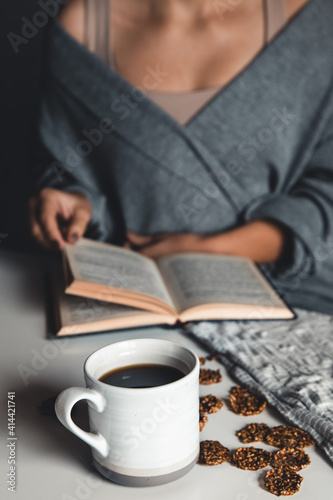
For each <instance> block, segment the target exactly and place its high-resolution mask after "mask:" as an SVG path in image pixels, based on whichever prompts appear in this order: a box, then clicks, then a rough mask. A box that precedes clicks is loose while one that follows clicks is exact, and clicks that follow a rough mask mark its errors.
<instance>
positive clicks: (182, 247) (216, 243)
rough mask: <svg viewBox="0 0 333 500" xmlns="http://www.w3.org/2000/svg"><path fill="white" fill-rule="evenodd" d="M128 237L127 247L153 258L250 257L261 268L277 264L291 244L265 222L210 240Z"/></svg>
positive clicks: (200, 237)
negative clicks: (193, 255)
mask: <svg viewBox="0 0 333 500" xmlns="http://www.w3.org/2000/svg"><path fill="white" fill-rule="evenodd" d="M127 237H128V244H127V246H128V247H132V248H134V249H136V250H138V251H140V253H142V254H144V255H146V256H148V257H152V258H158V257H163V256H165V255H168V254H171V253H178V252H204V253H214V254H221V255H235V256H240V257H248V258H250V259H252V260H254V261H255V262H258V263H260V264H267V263H270V262H275V261H277V260H278V259H279V258H280V257H281V256H282V254H283V250H284V249H285V248H286V246H287V242H288V237H287V232H285V231H284V230H283V229H282V228H280V227H279V226H278V225H276V224H274V223H272V222H269V221H264V220H258V221H253V222H249V223H248V224H245V225H244V226H241V227H239V228H236V229H233V230H231V231H227V232H225V233H220V234H215V235H208V236H207V235H198V234H192V233H189V234H187V233H185V234H184V233H171V234H160V235H156V236H140V235H137V234H135V233H133V232H128V233H127Z"/></svg>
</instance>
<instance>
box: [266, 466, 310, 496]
mask: <svg viewBox="0 0 333 500" xmlns="http://www.w3.org/2000/svg"><path fill="white" fill-rule="evenodd" d="M302 481H303V478H302V476H300V475H299V474H297V473H296V472H294V471H292V470H290V469H288V468H286V467H275V468H274V469H270V470H269V471H267V472H266V474H265V477H264V486H265V489H266V490H267V491H269V492H270V493H273V494H274V495H276V496H278V497H279V496H281V495H286V496H289V495H294V494H295V493H297V492H298V491H299V489H300V487H301V483H302Z"/></svg>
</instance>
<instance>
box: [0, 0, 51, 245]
mask: <svg viewBox="0 0 333 500" xmlns="http://www.w3.org/2000/svg"><path fill="white" fill-rule="evenodd" d="M0 11H1V14H0V28H1V49H0V50H1V53H0V55H1V89H2V90H1V92H0V102H1V115H0V120H1V135H0V141H1V145H0V154H1V163H0V247H9V248H15V249H19V250H26V249H29V248H31V247H32V242H31V239H30V237H29V232H28V226H27V216H28V213H27V198H28V195H29V191H30V189H31V172H32V167H33V164H34V161H35V149H36V125H37V112H38V101H39V96H40V88H41V85H40V84H41V67H42V65H41V61H42V47H43V40H44V35H45V31H46V28H47V25H45V27H40V28H38V31H37V32H36V33H35V34H34V35H33V36H32V34H33V33H32V32H29V31H28V34H29V35H30V37H31V38H30V39H27V38H25V37H23V38H24V39H25V40H26V42H24V43H23V42H22V43H20V41H21V39H20V38H17V37H20V36H22V29H23V25H24V23H25V22H26V21H25V20H26V19H27V20H30V21H31V20H32V19H33V16H34V14H35V13H36V12H38V11H41V7H40V5H39V3H38V0H11V1H9V2H2V5H1V8H0ZM40 22H42V18H41V19H40ZM12 44H14V45H15V47H16V51H15V49H14V48H13V45H12ZM16 52H17V53H16Z"/></svg>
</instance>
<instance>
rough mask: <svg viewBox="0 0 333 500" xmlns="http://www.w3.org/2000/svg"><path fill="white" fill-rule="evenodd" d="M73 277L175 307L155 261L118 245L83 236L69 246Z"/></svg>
mask: <svg viewBox="0 0 333 500" xmlns="http://www.w3.org/2000/svg"><path fill="white" fill-rule="evenodd" d="M65 253H66V256H67V259H68V262H69V264H70V268H71V271H72V274H73V277H74V279H77V280H82V281H86V282H89V283H94V284H98V285H102V286H105V287H115V288H119V289H122V290H126V291H130V292H136V293H140V294H145V295H148V296H151V297H154V298H157V299H159V300H161V301H163V302H165V303H166V304H168V305H169V306H171V307H174V305H173V303H172V300H171V298H170V295H169V293H168V290H167V288H166V286H165V285H164V283H163V280H162V277H161V275H160V273H159V271H158V268H157V266H156V264H155V263H154V261H153V260H151V259H148V258H147V257H144V256H142V255H140V254H138V253H136V252H133V251H131V250H127V249H124V248H121V247H117V246H115V245H110V244H107V243H101V242H97V241H93V240H88V239H86V238H82V239H81V240H79V241H78V243H76V245H73V246H71V245H66V248H65Z"/></svg>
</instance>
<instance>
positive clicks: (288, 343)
mask: <svg viewBox="0 0 333 500" xmlns="http://www.w3.org/2000/svg"><path fill="white" fill-rule="evenodd" d="M295 312H296V313H297V315H298V318H297V319H296V320H294V321H290V322H289V321H261V322H258V321H257V322H256V321H249V322H242V321H235V322H208V321H207V322H206V321H204V322H200V323H197V324H188V325H187V326H186V327H185V328H186V330H187V331H188V332H191V333H192V334H193V335H194V336H195V337H196V338H198V339H200V341H202V342H203V343H204V344H205V345H206V346H207V347H208V348H209V349H210V350H211V351H214V352H218V353H219V354H220V359H221V362H222V363H223V364H224V365H225V366H226V368H227V369H228V371H229V373H230V374H231V375H232V376H234V377H235V378H236V379H237V380H239V382H240V383H242V384H244V385H246V386H247V387H249V388H252V389H253V390H254V392H259V393H261V394H263V395H264V396H265V397H266V399H267V401H268V402H269V403H270V404H271V405H272V406H273V407H274V408H276V409H277V410H278V411H279V413H280V414H281V415H282V416H283V417H285V418H286V420H287V421H288V422H290V423H291V424H294V425H296V426H298V427H300V428H302V429H304V430H306V431H308V432H309V433H310V434H311V436H312V437H313V438H314V439H315V440H316V442H317V444H318V445H319V446H320V447H321V448H323V450H324V451H325V453H326V454H327V456H328V457H329V459H330V460H331V462H333V317H331V316H327V315H323V314H318V313H314V312H309V311H304V310H296V311H295Z"/></svg>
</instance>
